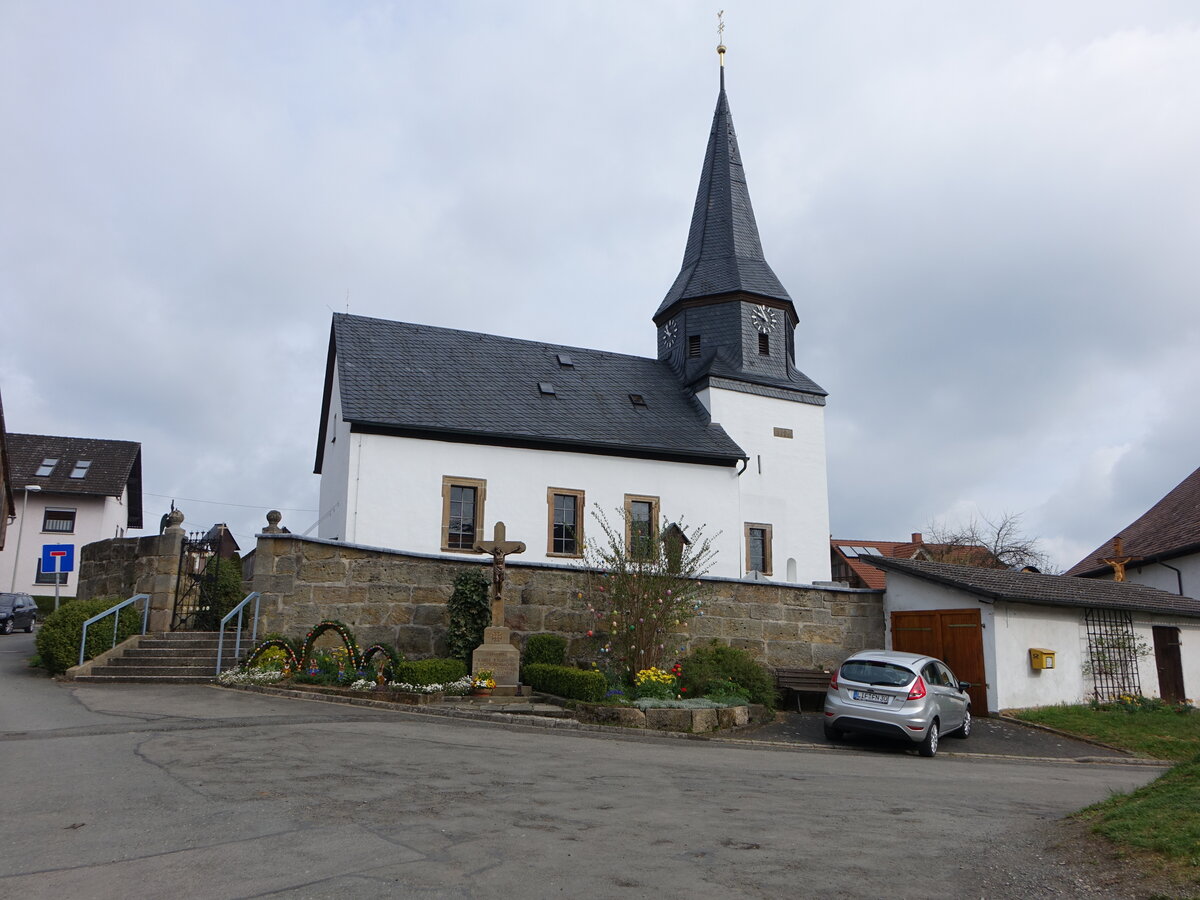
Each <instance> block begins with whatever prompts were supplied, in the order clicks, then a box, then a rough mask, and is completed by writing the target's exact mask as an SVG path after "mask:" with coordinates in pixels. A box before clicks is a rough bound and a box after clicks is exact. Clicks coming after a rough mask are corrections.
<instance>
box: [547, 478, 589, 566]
mask: <svg viewBox="0 0 1200 900" xmlns="http://www.w3.org/2000/svg"><path fill="white" fill-rule="evenodd" d="M555 497H574V498H575V522H574V528H575V537H574V540H575V552H573V553H567V552H565V551H562V550H555V549H554V541H555V539H554V528H555V525H557V524H558V522H557V521H556V520H557V514H556V506H555V502H554V498H555ZM546 507H547V514H546V555H547V556H553V557H556V558H559V559H581V558H582V557H583V548H584V543H583V516H584V511H585V510H586V509H587V502H586V493H585V492H584V491H582V490H576V489H575V488H559V487H550V488H546Z"/></svg>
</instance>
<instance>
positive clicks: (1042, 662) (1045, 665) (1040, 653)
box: [1029, 647, 1054, 669]
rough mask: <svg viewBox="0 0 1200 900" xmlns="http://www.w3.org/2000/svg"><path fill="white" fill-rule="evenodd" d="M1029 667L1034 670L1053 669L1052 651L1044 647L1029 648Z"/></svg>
mask: <svg viewBox="0 0 1200 900" xmlns="http://www.w3.org/2000/svg"><path fill="white" fill-rule="evenodd" d="M1029 665H1030V667H1031V668H1034V669H1053V668H1054V651H1053V650H1047V649H1045V648H1044V647H1030V648H1029Z"/></svg>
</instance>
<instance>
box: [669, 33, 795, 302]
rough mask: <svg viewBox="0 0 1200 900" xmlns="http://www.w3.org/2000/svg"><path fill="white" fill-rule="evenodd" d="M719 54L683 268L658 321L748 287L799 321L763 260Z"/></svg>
mask: <svg viewBox="0 0 1200 900" xmlns="http://www.w3.org/2000/svg"><path fill="white" fill-rule="evenodd" d="M717 52H718V54H719V55H720V60H721V90H720V92H719V93H718V95H717V109H716V112H715V113H714V114H713V124H712V130H711V132H710V133H709V136H708V149H707V151H706V152H705V154H704V167H703V169H702V170H701V172H700V188H699V190H698V191H697V192H696V206H695V208H694V209H693V210H692V225H691V229H690V230H689V231H688V240H687V247H686V249H685V250H684V252H683V266H682V268H681V269H680V272H679V275H678V276H677V277H676V279H675V283H674V284H673V285H671V289H670V290H669V291H668V292H667V296H666V297H665V298H664V299H663V302H662V304H661V305H660V306H659V307H658V311H657V312H656V313H655V314H654V321H655V322H658V323H659V324H661V322H662V320H663V319H664V317H665V314H666V313H667V312H668V311H669V310H670V309H671V307H673V306H674V305H675V304H676V303H679V302H680V301H682V300H689V299H694V298H699V297H709V296H714V295H720V294H730V293H735V292H738V291H744V292H746V293H749V294H754V295H757V296H760V297H766V298H769V299H773V300H781V301H784V302H785V303H787V304H788V307H789V308H790V311H791V314H792V321H793V322H794V321H795V318H796V314H795V309H794V308H792V298H791V297H790V296H789V295H788V292H787V291H786V290H784V287H783V285H782V284H780V282H779V279H778V278H777V277H776V276H775V273H774V272H773V271H771V267H770V266H769V265H767V261H766V259H764V258H763V251H762V242H761V241H760V240H759V236H758V224H757V223H756V222H755V220H754V208H753V207H752V206H751V205H750V191H749V188H748V187H747V185H746V175H745V172H744V170H743V169H742V154H741V152H740V151H739V150H738V143H737V134H736V133H735V132H734V130H733V117H732V115H731V114H730V112H729V99H728V97H726V96H725V45H724V44H721V45H720V46H719V47H718V48H717Z"/></svg>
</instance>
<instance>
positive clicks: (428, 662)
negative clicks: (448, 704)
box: [392, 657, 467, 684]
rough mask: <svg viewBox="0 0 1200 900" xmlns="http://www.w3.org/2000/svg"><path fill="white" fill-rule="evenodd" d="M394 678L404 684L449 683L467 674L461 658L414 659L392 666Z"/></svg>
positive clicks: (465, 665)
mask: <svg viewBox="0 0 1200 900" xmlns="http://www.w3.org/2000/svg"><path fill="white" fill-rule="evenodd" d="M392 672H393V674H392V680H393V681H399V682H402V683H404V684H449V683H450V682H451V681H458V679H460V678H465V677H466V675H467V664H466V663H465V662H463V661H462V660H461V659H439V658H436V657H435V658H433V659H414V660H405V661H403V662H398V663H396V664H394V665H393V666H392Z"/></svg>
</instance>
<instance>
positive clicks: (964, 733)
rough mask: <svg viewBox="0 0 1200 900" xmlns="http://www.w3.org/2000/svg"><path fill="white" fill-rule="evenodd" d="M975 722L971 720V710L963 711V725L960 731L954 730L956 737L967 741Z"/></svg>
mask: <svg viewBox="0 0 1200 900" xmlns="http://www.w3.org/2000/svg"><path fill="white" fill-rule="evenodd" d="M973 724H974V723H973V722H972V721H971V710H969V709H968V710H967V711H966V712H964V713H963V723H962V726H961V727H960V728H959V729H958V731H956V732H954V737H956V738H959V739H960V740H964V741H965V740H966V739H967V738H969V737H970V736H971V726H972V725H973Z"/></svg>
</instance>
